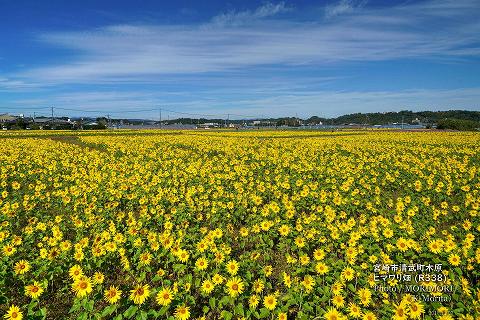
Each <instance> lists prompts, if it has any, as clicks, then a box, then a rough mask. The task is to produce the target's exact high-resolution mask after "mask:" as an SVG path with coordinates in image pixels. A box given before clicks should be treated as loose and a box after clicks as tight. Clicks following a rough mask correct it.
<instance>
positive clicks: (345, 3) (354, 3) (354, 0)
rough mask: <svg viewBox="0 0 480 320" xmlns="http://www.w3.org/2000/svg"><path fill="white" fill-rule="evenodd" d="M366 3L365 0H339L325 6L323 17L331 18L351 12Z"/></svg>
mask: <svg viewBox="0 0 480 320" xmlns="http://www.w3.org/2000/svg"><path fill="white" fill-rule="evenodd" d="M366 4H367V0H361V1H359V0H340V1H339V2H337V3H334V4H330V5H327V6H326V7H325V17H326V18H333V17H336V16H339V15H342V14H348V13H352V12H353V11H354V10H355V9H359V8H362V7H363V6H365V5H366Z"/></svg>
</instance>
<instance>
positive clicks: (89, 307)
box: [85, 301, 93, 311]
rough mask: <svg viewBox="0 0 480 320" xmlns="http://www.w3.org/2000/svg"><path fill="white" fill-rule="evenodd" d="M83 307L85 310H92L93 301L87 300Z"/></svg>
mask: <svg viewBox="0 0 480 320" xmlns="http://www.w3.org/2000/svg"><path fill="white" fill-rule="evenodd" d="M85 309H86V310H87V311H93V301H88V302H87V303H86V304H85Z"/></svg>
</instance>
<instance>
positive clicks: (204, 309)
mask: <svg viewBox="0 0 480 320" xmlns="http://www.w3.org/2000/svg"><path fill="white" fill-rule="evenodd" d="M202 311H203V313H208V311H210V308H209V307H208V306H204V307H203V308H202Z"/></svg>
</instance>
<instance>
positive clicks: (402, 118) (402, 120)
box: [402, 116, 404, 130]
mask: <svg viewBox="0 0 480 320" xmlns="http://www.w3.org/2000/svg"><path fill="white" fill-rule="evenodd" d="M403 117H404V116H402V130H403Z"/></svg>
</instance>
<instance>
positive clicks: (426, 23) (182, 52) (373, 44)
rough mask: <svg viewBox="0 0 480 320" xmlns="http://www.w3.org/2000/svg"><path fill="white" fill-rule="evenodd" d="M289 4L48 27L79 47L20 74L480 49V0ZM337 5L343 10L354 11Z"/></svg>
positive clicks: (48, 78) (135, 73)
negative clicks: (324, 11) (319, 8)
mask: <svg viewBox="0 0 480 320" xmlns="http://www.w3.org/2000/svg"><path fill="white" fill-rule="evenodd" d="M352 3H353V2H351V1H346V2H340V7H342V4H343V7H344V8H347V7H352V6H353V4H352ZM361 3H362V2H356V6H359V5H360V4H361ZM285 10H287V8H286V6H285V5H284V4H283V3H279V4H272V3H269V4H266V5H264V6H262V7H260V8H257V9H256V10H252V11H244V12H231V13H227V14H223V15H220V16H217V17H215V18H213V20H212V21H210V22H208V23H206V24H201V25H157V26H152V25H148V26H147V25H117V26H109V27H104V28H100V29H95V30H89V31H85V32H59V33H47V34H43V35H41V37H40V38H39V40H40V41H41V42H43V43H47V44H49V45H51V46H54V47H61V48H68V49H72V50H74V51H76V52H77V55H76V56H75V57H74V58H72V60H71V62H69V63H65V64H58V65H53V66H49V67H43V68H38V69H31V70H28V71H25V72H22V73H18V74H16V75H15V76H16V77H17V78H18V79H19V80H22V79H23V80H25V79H28V80H31V81H34V82H44V83H91V82H109V81H110V82H125V81H129V79H132V78H133V79H137V80H138V79H145V80H146V81H150V80H151V78H152V77H157V79H161V78H162V76H165V75H172V74H194V73H211V72H232V71H236V70H242V71H245V70H253V69H254V68H256V67H258V66H271V67H274V68H277V69H281V68H290V67H292V66H297V65H310V66H322V65H326V64H331V63H338V62H342V61H380V60H392V59H405V58H425V59H452V58H459V57H463V56H478V55H479V54H480V41H479V38H478V34H480V23H478V19H477V18H478V15H479V14H480V7H479V6H478V2H475V1H470V0H458V1H453V0H448V1H447V0H444V1H429V2H423V3H420V4H418V3H417V4H411V5H403V6H397V7H393V8H388V9H369V8H367V7H364V8H363V9H362V10H359V11H358V12H356V11H355V12H353V13H352V14H350V15H349V17H348V19H322V18H319V19H318V20H315V21H303V20H291V19H290V20H285V19H280V18H276V14H278V13H280V12H284V11H285ZM330 10H333V11H335V10H336V12H337V13H338V14H339V13H340V11H342V10H344V12H345V10H346V9H342V10H341V9H339V8H337V9H330ZM333 11H332V12H333ZM446 12H448V15H446ZM299 14H300V13H299ZM265 18H269V19H268V21H267V20H265ZM439 19H441V24H440V23H439ZM247 20H250V21H251V20H255V21H256V22H255V25H254V26H252V25H249V24H248V23H243V22H245V21H247Z"/></svg>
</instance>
